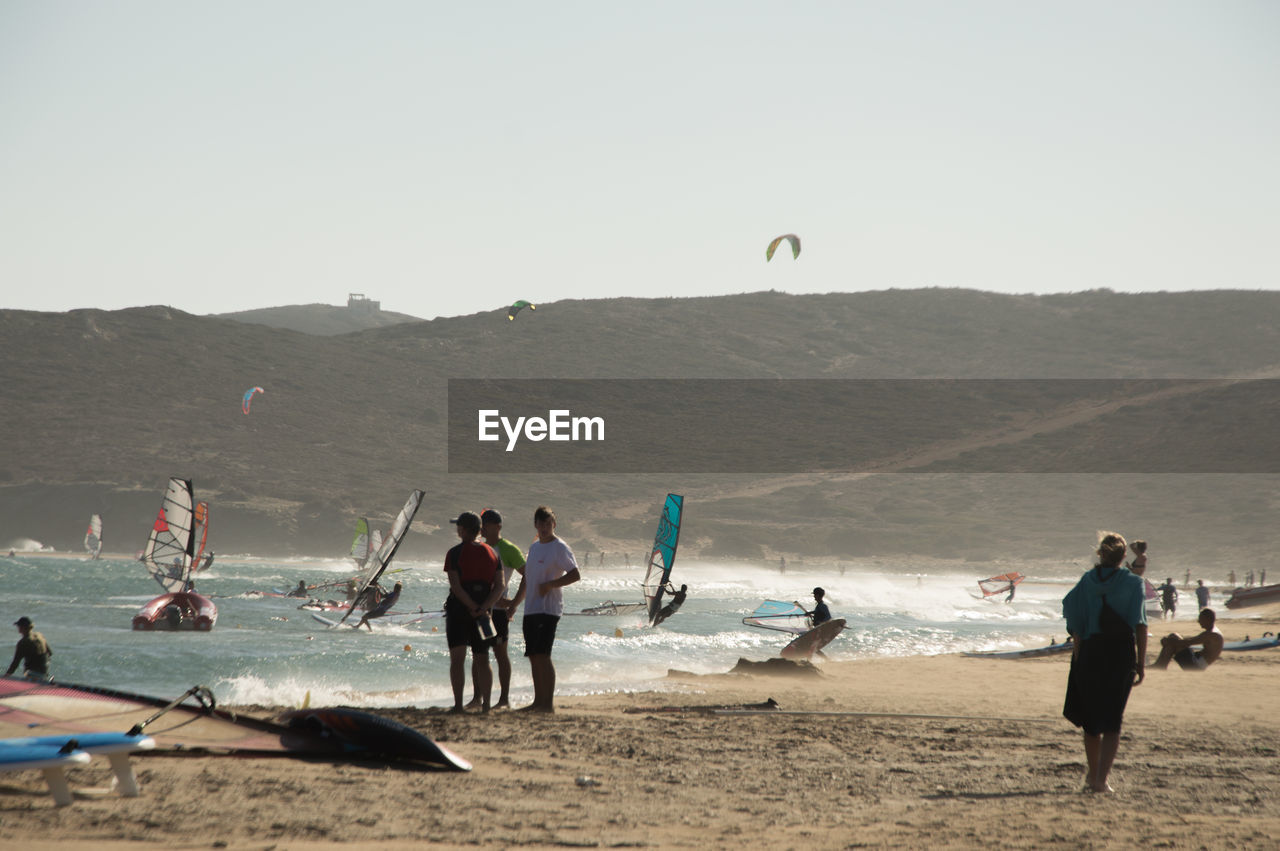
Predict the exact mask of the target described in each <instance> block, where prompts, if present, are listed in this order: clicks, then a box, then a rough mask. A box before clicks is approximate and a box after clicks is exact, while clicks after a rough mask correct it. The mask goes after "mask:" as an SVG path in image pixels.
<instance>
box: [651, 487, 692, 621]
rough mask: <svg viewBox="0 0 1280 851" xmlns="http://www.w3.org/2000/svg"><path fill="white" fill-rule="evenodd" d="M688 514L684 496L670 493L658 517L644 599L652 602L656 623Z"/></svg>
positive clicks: (652, 615)
mask: <svg viewBox="0 0 1280 851" xmlns="http://www.w3.org/2000/svg"><path fill="white" fill-rule="evenodd" d="M683 513H684V497H683V496H681V495H680V494H675V493H669V494H667V501H666V503H664V504H663V506H662V514H661V516H659V517H658V533H657V534H656V535H654V536H653V549H652V550H650V552H649V564H648V568H647V569H646V570H645V574H644V599H645V602H646V603H648V605H649V623H653V622H654V621H655V620H656V619H657V617H658V612H659V611H660V610H661V609H662V595H663V593H664V591H665V590H666V588H667V583H668V582H669V581H670V580H671V568H672V567H673V566H674V565H675V561H676V545H677V544H679V543H680V519H681V515H682V514H683Z"/></svg>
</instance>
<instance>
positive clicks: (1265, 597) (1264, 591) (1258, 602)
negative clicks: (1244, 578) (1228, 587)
mask: <svg viewBox="0 0 1280 851" xmlns="http://www.w3.org/2000/svg"><path fill="white" fill-rule="evenodd" d="M1267 603H1280V583H1276V584H1275V585H1256V586H1254V587H1253V588H1237V589H1235V590H1234V591H1232V592H1231V596H1230V597H1228V598H1227V602H1226V603H1224V604H1223V605H1225V606H1226V607H1227V608H1228V609H1243V608H1247V607H1248V606H1262V605H1266V604H1267Z"/></svg>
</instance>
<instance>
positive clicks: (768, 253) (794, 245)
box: [764, 233, 800, 263]
mask: <svg viewBox="0 0 1280 851" xmlns="http://www.w3.org/2000/svg"><path fill="white" fill-rule="evenodd" d="M784 239H785V240H787V241H788V242H790V243H791V259H793V260H794V259H795V258H797V257H799V256H800V237H798V236H796V235H795V234H794V233H784V234H783V235H782V236H780V237H778V238H777V239H775V240H774V241H773V242H771V243H769V247H768V248H767V249H765V252H764V260H765V262H766V263H768V262H769V261H770V260H772V259H773V252H774V251H775V250H776V249H777V247H778V245H779V244H780V243H781V242H782V240H784Z"/></svg>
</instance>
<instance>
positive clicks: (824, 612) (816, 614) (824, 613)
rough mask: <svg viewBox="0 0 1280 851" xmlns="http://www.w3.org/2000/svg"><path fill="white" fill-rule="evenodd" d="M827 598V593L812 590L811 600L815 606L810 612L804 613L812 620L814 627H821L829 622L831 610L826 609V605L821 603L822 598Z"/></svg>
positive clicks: (815, 589) (819, 589)
mask: <svg viewBox="0 0 1280 851" xmlns="http://www.w3.org/2000/svg"><path fill="white" fill-rule="evenodd" d="M825 596H827V592H826V591H824V590H822V589H821V588H814V589H813V599H814V602H815V603H816V604H817V605H815V606H814V607H813V611H812V612H806V613H805V614H807V615H808V616H809V617H810V618H812V619H813V625H814V626H822V624H824V623H826V622H827V621H829V620H831V610H830V609H828V608H827V604H826V603H824V602H822V598H823V597H825Z"/></svg>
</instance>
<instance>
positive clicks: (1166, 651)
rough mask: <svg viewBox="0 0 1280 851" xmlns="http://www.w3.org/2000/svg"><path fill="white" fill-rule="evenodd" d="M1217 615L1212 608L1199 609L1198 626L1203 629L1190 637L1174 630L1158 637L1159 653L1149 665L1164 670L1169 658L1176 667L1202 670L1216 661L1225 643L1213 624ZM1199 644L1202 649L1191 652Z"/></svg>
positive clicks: (1185, 669) (1187, 669)
mask: <svg viewBox="0 0 1280 851" xmlns="http://www.w3.org/2000/svg"><path fill="white" fill-rule="evenodd" d="M1217 620H1218V615H1217V613H1215V612H1214V611H1213V609H1201V610H1200V617H1199V621H1200V626H1201V627H1202V628H1203V629H1204V631H1203V632H1201V633H1200V634H1199V635H1195V636H1192V637H1191V638H1183V637H1182V636H1181V635H1178V633H1176V632H1171V633H1169V634H1168V635H1166V636H1165V637H1164V638H1162V639H1160V655H1159V656H1158V657H1156V661H1155V662H1154V663H1152V665H1151V667H1153V668H1159V669H1160V670H1162V671H1163V670H1165V669H1166V668H1168V667H1169V662H1170V660H1172V661H1174V662H1177V663H1178V667H1180V668H1182V670H1184V671H1203V670H1204V669H1205V668H1207V667H1209V666H1210V665H1212V664H1213V663H1214V662H1216V661H1218V657H1219V656H1221V655H1222V646H1223V644H1225V643H1226V639H1224V638H1223V635H1222V633H1221V632H1219V631H1218V628H1217V627H1216V626H1215V625H1214V624H1216V623H1217ZM1197 645H1199V646H1200V647H1202V648H1203V649H1202V650H1200V651H1198V652H1193V651H1192V650H1191V648H1192V647H1195V646H1197Z"/></svg>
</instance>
